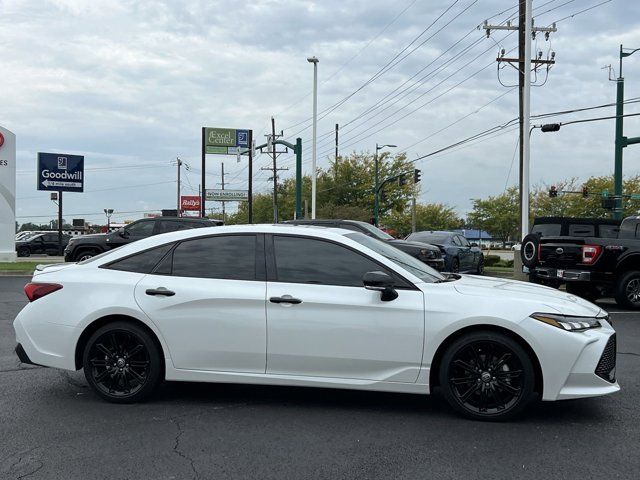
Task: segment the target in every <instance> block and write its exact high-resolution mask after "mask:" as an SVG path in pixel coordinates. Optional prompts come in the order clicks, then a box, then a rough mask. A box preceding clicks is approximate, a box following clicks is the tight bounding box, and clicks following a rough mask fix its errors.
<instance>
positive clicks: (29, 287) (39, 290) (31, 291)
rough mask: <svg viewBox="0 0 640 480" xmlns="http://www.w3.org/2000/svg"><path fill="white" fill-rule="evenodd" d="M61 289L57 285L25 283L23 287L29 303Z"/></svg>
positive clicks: (60, 286)
mask: <svg viewBox="0 0 640 480" xmlns="http://www.w3.org/2000/svg"><path fill="white" fill-rule="evenodd" d="M61 288H62V285H59V284H57V283H27V284H26V285H25V286H24V293H25V294H26V295H27V298H28V299H29V301H30V302H33V301H35V300H38V299H39V298H42V297H44V296H45V295H49V294H50V293H53V292H55V291H57V290H60V289H61Z"/></svg>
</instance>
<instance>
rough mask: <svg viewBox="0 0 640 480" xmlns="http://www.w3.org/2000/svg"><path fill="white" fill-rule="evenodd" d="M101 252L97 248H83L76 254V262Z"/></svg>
mask: <svg viewBox="0 0 640 480" xmlns="http://www.w3.org/2000/svg"><path fill="white" fill-rule="evenodd" d="M99 253H100V252H98V251H97V250H95V249H89V250H81V251H80V252H78V253H77V254H76V256H75V260H76V262H82V261H84V260H89V259H90V258H92V257H95V256H96V255H98V254H99Z"/></svg>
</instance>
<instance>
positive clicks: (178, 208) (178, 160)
mask: <svg viewBox="0 0 640 480" xmlns="http://www.w3.org/2000/svg"><path fill="white" fill-rule="evenodd" d="M176 165H177V166H178V198H177V200H176V212H178V216H179V217H181V216H182V212H181V208H180V207H181V205H180V167H181V166H182V160H180V157H176Z"/></svg>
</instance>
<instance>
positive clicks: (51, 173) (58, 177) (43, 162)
mask: <svg viewBox="0 0 640 480" xmlns="http://www.w3.org/2000/svg"><path fill="white" fill-rule="evenodd" d="M38 190H50V191H56V192H82V191H83V190H84V157H83V156H82V155H69V154H66V153H38Z"/></svg>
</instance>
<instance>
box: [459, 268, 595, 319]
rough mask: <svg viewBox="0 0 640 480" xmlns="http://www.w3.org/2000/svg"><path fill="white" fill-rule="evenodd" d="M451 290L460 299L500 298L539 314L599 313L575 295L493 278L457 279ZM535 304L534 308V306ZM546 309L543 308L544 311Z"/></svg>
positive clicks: (461, 277)
mask: <svg viewBox="0 0 640 480" xmlns="http://www.w3.org/2000/svg"><path fill="white" fill-rule="evenodd" d="M454 288H455V289H456V290H457V291H458V292H459V293H461V294H462V295H474V296H481V297H483V298H485V299H488V298H495V299H496V300H498V299H501V298H504V299H508V300H512V301H513V300H517V301H521V302H526V303H529V304H532V305H534V308H537V309H539V310H541V311H545V310H546V311H547V312H549V309H553V310H555V311H556V312H557V313H561V314H564V315H583V316H590V317H593V316H598V315H604V312H603V310H602V309H601V308H600V307H598V306H597V305H594V304H593V303H591V302H588V301H586V300H584V299H582V298H580V297H576V296H575V295H570V294H568V293H566V292H564V291H562V290H557V289H555V288H551V287H545V286H543V285H537V284H534V283H527V282H520V281H517V280H507V279H503V278H494V277H480V276H476V275H461V276H460V279H459V280H456V281H455V283H454ZM535 304H537V305H535ZM545 307H546V308H545Z"/></svg>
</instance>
